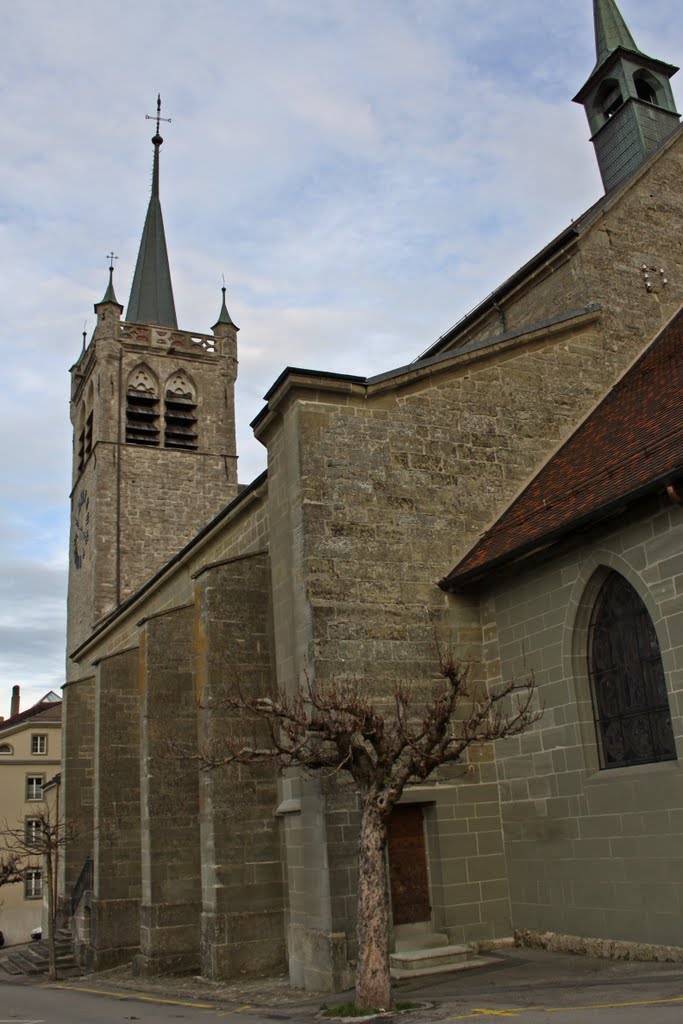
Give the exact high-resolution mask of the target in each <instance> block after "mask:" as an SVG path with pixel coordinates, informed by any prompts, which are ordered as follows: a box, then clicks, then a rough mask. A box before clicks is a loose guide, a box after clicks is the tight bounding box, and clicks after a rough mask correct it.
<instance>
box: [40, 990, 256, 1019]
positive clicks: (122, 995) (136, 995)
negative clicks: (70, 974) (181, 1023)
mask: <svg viewBox="0 0 683 1024" xmlns="http://www.w3.org/2000/svg"><path fill="white" fill-rule="evenodd" d="M45 988H65V989H69V990H70V991H71V992H88V993H89V994H90V995H93V996H111V997H112V998H113V999H138V1000H140V1001H142V1002H145V1003H165V1004H167V1005H169V1006H194V1007H195V1009H197V1010H215V1009H216V1004H215V1003H188V1002H183V1000H181V999H161V998H159V997H158V996H143V995H142V994H141V993H140V992H134V991H132V990H131V991H130V992H109V991H107V990H106V989H103V988H84V987H83V986H82V985H58V984H52V985H46V986H45ZM240 1009H241V1010H245V1009H247V1007H245V1006H241V1007H240ZM231 1012H233V1013H234V1012H235V1011H234V1010H233V1011H231Z"/></svg>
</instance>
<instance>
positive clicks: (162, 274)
mask: <svg viewBox="0 0 683 1024" xmlns="http://www.w3.org/2000/svg"><path fill="white" fill-rule="evenodd" d="M147 117H148V118H150V117H151V115H149V114H148V115H147ZM154 119H156V123H157V124H156V133H155V134H154V136H153V138H152V145H153V146H154V162H153V166H152V194H151V196H150V200H149V206H148V208H147V217H146V218H145V226H144V228H143V231H142V240H141V242H140V251H139V253H138V260H137V263H136V265H135V274H134V275H133V286H132V288H131V291H130V299H129V301H128V310H127V313H126V320H127V321H128V322H129V323H138V324H157V325H158V326H160V327H175V328H177V326H178V321H177V319H176V312H175V303H174V301H173V285H172V284H171V268H170V266H169V262H168V252H167V249H166V235H165V233H164V219H163V216H162V213H161V203H160V201H159V150H160V149H161V144H162V143H163V141H164V140H163V139H162V137H161V135H160V134H159V122H160V121H170V118H162V117H161V96H158V97H157V112H156V118H152V120H154Z"/></svg>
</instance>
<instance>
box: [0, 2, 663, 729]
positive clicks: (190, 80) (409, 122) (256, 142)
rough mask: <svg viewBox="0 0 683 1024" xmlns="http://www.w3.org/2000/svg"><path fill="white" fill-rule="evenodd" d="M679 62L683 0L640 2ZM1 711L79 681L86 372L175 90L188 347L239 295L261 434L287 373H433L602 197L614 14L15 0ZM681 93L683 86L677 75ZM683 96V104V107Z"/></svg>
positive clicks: (0, 467)
mask: <svg viewBox="0 0 683 1024" xmlns="http://www.w3.org/2000/svg"><path fill="white" fill-rule="evenodd" d="M620 8H621V11H622V13H623V15H624V16H625V18H626V20H627V22H628V24H629V27H630V29H631V31H632V33H633V35H634V36H635V39H636V42H637V44H638V45H639V46H640V48H641V49H642V50H644V51H645V52H646V53H650V54H651V55H652V56H655V57H658V58H660V59H663V60H666V61H668V62H670V63H673V64H675V63H676V62H677V61H678V62H683V5H681V4H680V0H652V3H650V4H648V5H646V6H644V5H642V4H638V3H636V2H635V0H620ZM0 36H1V37H2V39H3V40H4V46H3V61H2V64H1V66H0V89H1V100H2V106H1V109H2V116H1V118H0V153H2V161H1V163H0V261H1V263H0V339H1V342H2V354H3V374H2V401H1V402H0V429H2V432H3V437H4V439H5V443H4V444H3V445H2V448H1V451H0V479H1V490H0V561H1V562H2V565H1V566H0V714H4V715H7V714H8V713H9V701H10V691H11V687H12V685H13V684H14V683H19V684H21V687H22V708H24V707H28V706H29V705H30V704H31V703H33V702H34V701H35V700H37V699H38V698H39V697H40V696H42V694H43V693H45V692H46V691H47V690H49V689H59V687H60V685H61V684H62V682H63V678H64V676H63V673H64V657H65V650H64V646H65V641H64V631H65V615H66V578H67V568H68V524H69V489H70V466H71V449H72V432H71V426H70V424H69V407H68V400H69V376H68V369H69V367H70V366H71V365H72V363H73V362H74V361H75V359H76V357H77V355H78V353H79V350H80V347H81V343H82V332H83V330H84V329H85V330H86V331H87V332H88V337H89V336H90V333H91V332H92V329H93V326H94V322H95V318H94V314H93V303H95V302H97V301H99V299H100V298H101V297H102V295H103V293H104V290H105V287H106V283H107V269H106V268H107V261H106V254H107V253H108V252H110V251H111V250H112V249H113V251H114V252H115V253H116V254H117V255H118V260H117V261H116V271H115V278H114V280H115V288H116V292H117V295H118V298H119V301H120V302H121V303H123V304H124V305H127V302H128V296H129V292H130V285H131V280H132V274H133V269H134V266H135V259H136V256H137V249H138V245H139V241H140V235H141V231H142V226H143V221H144V216H145V211H146V206H147V202H148V198H149V189H150V182H151V167H152V145H151V142H150V139H151V136H152V134H153V125H152V123H151V122H150V121H147V120H145V114H153V113H154V110H155V104H156V96H157V93H158V92H159V91H160V92H161V95H162V103H163V110H162V114H163V115H164V116H166V117H170V118H171V124H165V125H163V126H162V135H163V136H164V139H165V142H164V145H163V147H162V151H161V200H162V206H163V211H164V221H165V226H166V237H167V242H168V250H169V258H170V262H171V271H172V276H173V285H174V293H175V302H176V310H177V313H178V321H179V326H180V327H182V328H184V329H188V330H194V331H198V332H204V333H210V327H211V324H213V323H214V322H215V320H216V318H217V315H218V311H219V308H220V298H221V296H220V287H221V283H222V275H223V274H224V275H225V281H226V286H227V289H228V308H229V310H230V314H231V316H232V318H233V320H234V321H235V322H236V323H237V324H238V325H239V327H240V328H241V330H240V333H239V338H238V344H239V377H238V381H237V391H236V397H237V419H238V453H239V457H240V462H239V467H240V468H239V477H240V480H241V481H242V482H244V483H246V482H248V481H249V480H251V479H252V478H253V477H254V476H255V475H256V474H257V473H259V472H260V471H261V470H262V469H263V468H264V467H265V461H266V460H265V450H264V449H263V448H262V447H261V445H260V444H259V443H258V442H256V441H255V440H254V438H253V436H252V432H251V430H250V428H249V422H250V420H252V419H253V417H254V416H255V415H256V414H257V413H258V412H259V410H260V408H261V406H262V397H263V395H264V393H265V392H266V390H267V389H268V387H269V386H270V384H271V383H272V382H273V381H274V379H275V378H276V377H277V376H278V374H279V373H280V372H281V371H282V370H283V369H284V367H285V366H287V365H290V366H299V367H307V368H312V369H320V370H328V371H334V372H347V373H353V374H360V375H370V374H373V373H379V372H382V371H384V370H388V369H390V368H392V367H396V366H400V365H403V364H405V363H406V362H409V361H410V360H412V359H414V358H415V357H416V356H418V355H419V354H420V353H421V352H422V351H424V350H425V349H426V348H427V347H428V346H429V345H430V344H431V343H432V342H434V341H435V340H436V339H437V338H438V337H439V336H440V335H441V334H443V333H444V331H446V330H447V329H448V328H449V327H450V326H451V325H452V324H453V323H455V322H456V321H457V320H458V319H459V318H460V317H461V316H463V315H464V314H465V313H466V312H467V311H468V310H469V309H470V308H472V307H473V306H475V305H476V304H477V303H478V302H479V301H480V300H481V299H482V298H484V297H485V296H486V295H487V294H488V293H489V292H490V291H491V290H492V289H493V288H494V287H496V285H497V284H499V283H500V282H501V281H503V280H504V279H505V278H506V277H507V276H508V275H509V274H510V273H512V272H513V271H514V270H515V269H516V268H517V267H518V266H519V265H521V264H522V263H523V262H524V261H526V259H528V258H529V257H530V256H531V255H533V253H534V252H535V251H537V250H538V249H540V248H541V247H542V246H543V245H544V244H545V243H546V242H548V241H549V240H550V239H551V238H552V237H553V236H554V235H555V234H556V233H557V232H558V231H560V230H561V229H563V228H564V227H566V226H567V224H569V222H570V221H571V220H572V219H573V218H576V217H578V216H579V215H580V214H581V213H582V212H583V210H584V209H586V208H587V207H588V206H590V205H591V204H592V203H593V202H594V201H595V200H596V199H597V198H599V196H600V195H601V193H602V187H601V185H600V180H599V176H598V171H597V164H596V162H595V158H594V154H593V149H592V146H591V144H590V142H589V132H588V127H587V123H586V120H585V115H584V112H583V109H582V108H580V107H579V106H577V105H576V104H573V103H572V102H571V98H572V96H574V95H575V94H576V92H577V91H578V89H579V87H580V86H581V85H582V84H583V83H584V81H585V80H586V78H587V77H588V75H589V73H590V71H591V70H592V67H593V64H594V62H595V44H594V38H593V21H592V3H591V0H552V2H551V3H548V0H516V2H515V3H510V2H507V0H505V2H502V3H495V4H485V3H484V2H483V0H249V2H246V0H193V2H192V3H191V4H190V3H187V2H182V3H181V2H180V0H118V2H117V3H116V4H111V3H109V2H107V3H105V2H103V0H33V2H32V3H31V4H23V3H21V4H17V3H16V0H0ZM681 77H682V80H683V75H682V76H681ZM673 84H674V91H675V92H676V93H677V94H678V96H679V97H680V99H679V102H680V103H681V104H683V92H682V91H681V90H682V88H683V87H682V86H680V85H678V84H677V79H674V83H673Z"/></svg>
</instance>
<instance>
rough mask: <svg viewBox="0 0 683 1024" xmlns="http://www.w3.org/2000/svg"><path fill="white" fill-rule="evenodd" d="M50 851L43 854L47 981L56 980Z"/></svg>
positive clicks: (52, 881)
mask: <svg viewBox="0 0 683 1024" xmlns="http://www.w3.org/2000/svg"><path fill="white" fill-rule="evenodd" d="M52 857H53V854H52V851H51V850H48V852H47V854H46V856H45V867H46V869H47V927H48V933H47V977H48V981H56V980H57V952H56V948H55V947H56V941H57V940H56V936H55V891H54V874H55V873H54V864H53V862H52Z"/></svg>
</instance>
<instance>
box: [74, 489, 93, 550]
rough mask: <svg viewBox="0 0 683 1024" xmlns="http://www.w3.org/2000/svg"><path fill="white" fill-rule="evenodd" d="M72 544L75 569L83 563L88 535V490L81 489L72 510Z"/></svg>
mask: <svg viewBox="0 0 683 1024" xmlns="http://www.w3.org/2000/svg"><path fill="white" fill-rule="evenodd" d="M73 536H74V545H73V559H74V565H75V566H76V568H77V569H80V567H81V566H82V565H83V559H84V557H85V549H86V547H87V544H88V538H89V536H90V498H89V497H88V492H87V491H86V490H85V489H83V490H81V493H80V494H79V495H78V501H77V502H76V510H75V512H74V534H73Z"/></svg>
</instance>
